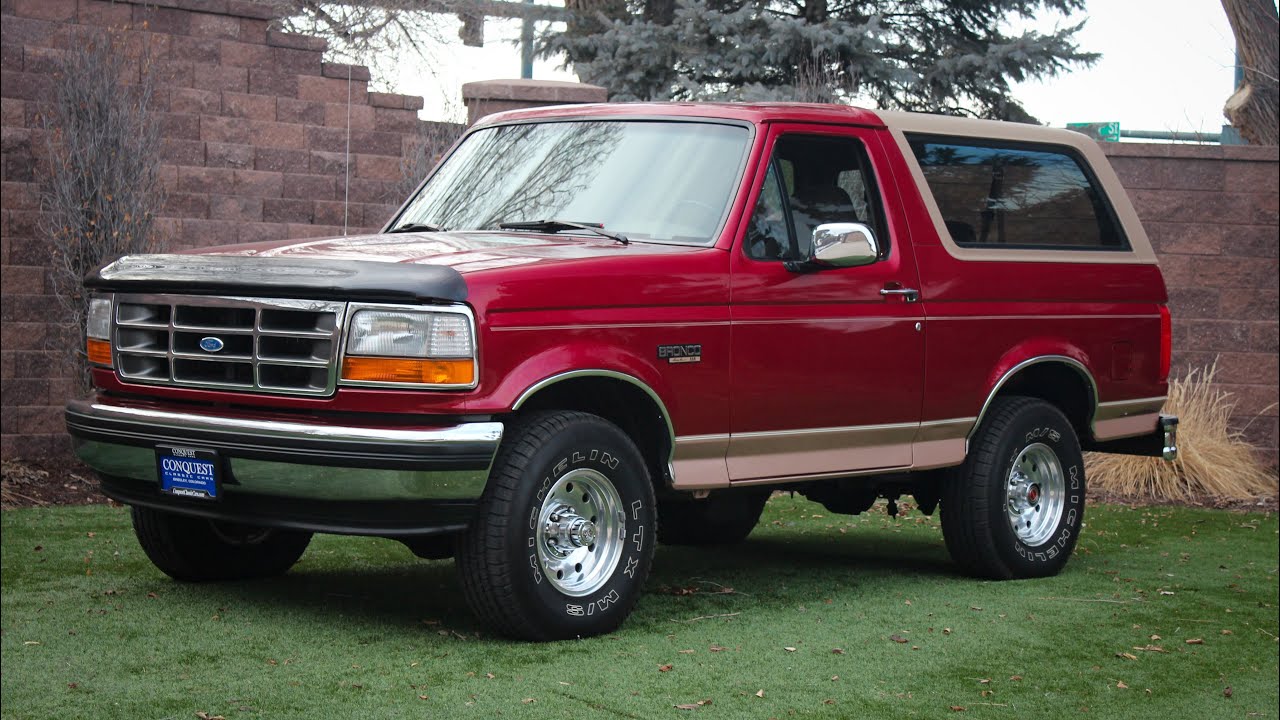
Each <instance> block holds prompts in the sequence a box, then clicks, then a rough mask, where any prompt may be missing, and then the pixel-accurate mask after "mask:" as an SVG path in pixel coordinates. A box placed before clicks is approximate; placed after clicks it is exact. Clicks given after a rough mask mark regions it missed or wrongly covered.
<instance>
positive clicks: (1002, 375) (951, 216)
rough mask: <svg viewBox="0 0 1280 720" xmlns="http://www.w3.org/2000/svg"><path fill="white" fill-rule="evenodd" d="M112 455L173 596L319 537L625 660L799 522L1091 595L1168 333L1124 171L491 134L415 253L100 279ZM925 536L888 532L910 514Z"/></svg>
mask: <svg viewBox="0 0 1280 720" xmlns="http://www.w3.org/2000/svg"><path fill="white" fill-rule="evenodd" d="M86 284H87V285H88V286H89V287H90V288H91V289H92V290H93V291H94V292H95V293H96V295H95V297H94V299H93V300H92V301H91V308H90V314H89V324H88V339H87V351H88V357H89V360H90V361H91V363H92V364H93V370H92V375H93V382H94V385H95V387H96V391H95V394H94V396H93V397H91V398H88V399H85V400H74V401H72V402H71V403H70V404H69V405H68V406H67V413H66V417H67V427H68V429H69V430H70V433H71V435H72V437H73V438H74V441H75V445H76V448H77V451H78V453H79V455H80V457H81V458H83V459H84V461H85V462H87V463H88V464H89V465H91V466H93V467H94V468H95V469H96V470H97V471H98V472H99V473H100V474H101V477H102V488H103V490H104V491H105V492H106V494H107V495H109V496H110V497H112V498H115V499H116V500H118V501H120V502H122V503H125V504H127V505H130V506H132V514H133V523H134V527H135V529H136V532H137V536H138V539H139V541H140V542H141V545H142V547H143V549H144V550H145V551H146V553H147V555H148V556H149V557H150V558H151V560H152V561H153V562H154V563H155V564H156V566H157V567H159V568H160V569H161V570H163V571H164V572H165V573H168V574H169V575H171V576H173V577H174V578H176V579H178V580H185V581H203V580H230V579H238V578H253V577H263V576H270V575H277V574H280V573H283V572H285V571H287V570H288V569H289V568H290V567H291V566H292V565H293V564H294V563H295V562H296V561H297V560H298V558H299V556H301V555H302V553H303V550H304V549H305V548H306V546H307V543H308V541H309V540H310V538H311V534H312V533H316V532H321V533H339V534H351V535H373V536H381V537H388V538H394V539H396V540H399V541H401V542H403V543H404V544H406V545H407V546H408V547H409V548H411V549H412V550H413V551H414V552H415V553H416V554H418V555H420V556H422V557H426V558H442V557H448V556H450V555H454V556H456V558H457V565H458V570H459V574H460V575H461V580H462V588H463V591H464V593H465V595H466V598H467V600H468V602H469V604H470V606H471V607H472V608H474V610H475V612H476V614H477V615H478V616H480V618H482V619H483V620H484V621H485V622H486V623H488V624H489V625H491V626H492V627H494V628H495V629H497V630H499V631H501V632H503V633H506V634H508V635H511V636H514V637H519V638H528V639H538V640H548V639H557V638H571V637H576V636H586V635H592V634H596V633H602V632H608V631H610V630H612V629H614V628H616V627H617V626H618V625H619V624H620V623H621V622H622V621H623V619H624V618H626V617H627V615H628V613H629V612H630V611H631V609H632V608H633V607H634V605H635V603H636V601H637V598H638V597H639V595H640V590H641V587H642V586H643V584H644V581H645V577H646V575H647V573H648V572H649V566H650V562H651V560H652V559H653V555H654V547H655V545H656V543H658V542H666V543H672V544H689V545H698V544H708V543H725V542H735V541H739V540H742V539H743V538H745V537H746V536H747V534H748V533H749V532H750V531H751V529H752V527H753V526H754V525H755V523H756V521H757V520H758V518H759V516H760V513H761V509H762V507H763V505H764V503H765V500H766V499H767V497H768V495H769V493H770V492H771V491H774V490H778V489H785V490H792V491H795V492H799V493H801V494H803V495H805V496H807V497H808V498H810V499H812V500H814V501H816V502H819V503H821V504H823V505H824V506H826V507H827V508H828V509H829V510H830V511H832V512H836V513H854V514H856V513H859V512H862V511H864V510H867V509H868V508H869V507H871V505H872V504H873V503H874V502H875V500H876V499H877V498H878V497H885V498H888V499H889V500H890V501H893V500H895V499H896V498H898V497H900V496H902V495H904V494H905V495H910V496H913V497H914V498H915V502H916V503H917V504H918V505H919V508H920V509H921V510H922V511H923V512H925V513H932V512H933V511H934V509H935V508H938V507H940V508H941V513H942V528H943V536H944V538H945V541H946V545H947V548H948V549H949V550H950V552H951V555H952V556H953V557H954V559H955V561H956V563H957V564H958V565H959V566H960V568H961V569H963V570H964V571H965V572H967V573H970V574H972V575H975V576H978V577H984V578H995V579H1003V578H1027V577H1038V576H1045V575H1051V574H1053V573H1056V572H1058V571H1059V570H1061V569H1062V567H1063V565H1064V564H1065V563H1066V561H1067V558H1068V557H1069V556H1070V555H1071V552H1072V549H1073V547H1074V546H1075V544H1076V540H1077V538H1078V536H1079V531H1080V527H1081V520H1082V517H1083V512H1084V498H1085V476H1084V466H1083V463H1082V461H1081V451H1082V450H1089V449H1092V450H1100V451H1106V452H1123V453H1132V454H1146V455H1157V456H1158V455H1163V456H1164V457H1166V458H1171V457H1173V455H1174V454H1175V453H1176V452H1177V450H1176V445H1175V441H1174V439H1175V430H1176V423H1177V420H1176V419H1175V418H1172V417H1167V416H1162V415H1161V414H1160V410H1161V406H1162V404H1163V403H1164V399H1165V393H1166V378H1167V376H1168V373H1169V353H1170V327H1169V311H1168V309H1167V308H1166V294H1165V288H1164V283H1163V280H1162V279H1161V276H1160V270H1159V268H1158V267H1157V265H1156V259H1155V256H1154V254H1153V253H1152V250H1151V246H1150V243H1149V242H1148V240H1147V236H1146V234H1145V233H1144V232H1143V229H1142V226H1141V224H1140V223H1139V222H1138V218H1137V216H1136V215H1135V213H1134V210H1133V208H1132V206H1131V205H1130V203H1129V201H1128V199H1127V198H1126V196H1125V192H1124V190H1123V188H1121V186H1120V183H1119V181H1118V180H1117V179H1116V176H1115V173H1114V172H1113V171H1112V169H1111V168H1110V166H1109V165H1108V164H1107V161H1106V159H1105V158H1104V157H1103V155H1102V153H1101V152H1100V151H1099V150H1098V148H1097V147H1096V146H1095V145H1094V144H1093V142H1092V141H1090V140H1088V139H1086V138H1085V137H1084V136H1081V135H1077V134H1074V133H1070V132H1065V131H1056V130H1049V129H1045V128H1040V127H1032V126H1026V125H1013V124H1004V123H995V122H987V121H978V120H968V119H957V118H944V117H935V116H926V115H914V114H903V113H890V112H872V111H868V110H861V109H856V108H849V107H841V106H805V105H602V106H581V107H560V108H554V109H539V110H531V111H520V112H513V113H504V114H500V115H495V116H491V117H489V118H487V119H486V120H485V121H483V122H482V123H481V124H480V125H478V126H476V127H474V128H472V129H471V130H470V131H469V132H468V133H467V135H466V137H465V138H464V139H463V140H462V141H461V142H460V143H459V144H458V145H457V146H456V147H455V148H454V149H453V150H452V152H451V153H450V154H449V155H448V156H447V158H446V159H445V160H444V161H443V162H442V163H441V164H440V166H439V167H438V168H437V169H436V170H435V172H434V173H433V174H432V175H431V177H430V178H428V179H427V181H426V182H424V183H423V185H422V186H421V187H420V188H419V189H418V191H417V192H416V193H415V194H414V195H413V197H411V198H410V199H409V201H408V202H407V203H405V205H404V206H403V207H402V208H401V209H400V210H399V211H398V212H397V213H396V215H395V217H394V218H393V219H392V220H391V221H390V223H388V225H387V226H386V228H385V229H384V231H383V232H382V233H379V234H377V235H369V236H361V237H340V238H331V239H321V240H311V241H305V242H275V243H259V244H252V245H235V246H225V247H219V248H213V249H209V250H204V251H201V252H198V253H186V254H170V255H146V256H130V257H124V258H121V259H119V260H117V261H116V262H113V263H111V264H109V265H107V266H105V267H103V268H102V269H101V270H99V271H97V272H96V273H94V274H93V275H91V276H90V277H89V278H88V279H87V280H86ZM890 507H891V508H892V507H893V506H892V505H891V506H890Z"/></svg>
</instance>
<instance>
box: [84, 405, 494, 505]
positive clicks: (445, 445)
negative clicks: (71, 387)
mask: <svg viewBox="0 0 1280 720" xmlns="http://www.w3.org/2000/svg"><path fill="white" fill-rule="evenodd" d="M66 417H67V430H68V431H69V432H70V433H71V436H72V438H73V440H74V442H75V449H76V454H77V455H78V456H79V457H80V458H81V459H82V460H83V461H84V462H85V463H86V464H88V465H89V466H90V467H92V468H94V469H95V470H97V471H99V472H101V473H104V474H106V475H111V476H115V477H120V478H128V479H131V480H137V481H143V482H148V483H158V482H159V481H158V478H157V476H156V467H155V465H156V460H155V447H156V446H157V445H172V444H177V445H189V446H194V447H198V448H207V449H214V450H217V451H218V452H219V453H220V454H221V455H222V456H223V457H224V458H226V462H227V466H226V467H227V478H226V481H225V482H226V484H225V486H224V488H225V491H226V492H227V493H229V494H236V495H240V494H243V495H250V494H256V495H269V496H274V497H289V498H306V499H313V500H370V501H372V500H389V501H397V500H475V499H478V498H479V497H480V495H481V494H482V493H483V492H484V487H485V483H486V482H487V480H488V477H489V468H490V466H491V465H492V463H493V458H494V455H495V454H496V453H497V450H498V444H499V443H500V442H501V440H502V431H503V425H502V423H500V422H469V423H461V424H458V425H454V426H449V427H441V428H417V429H400V428H377V427H359V426H349V425H319V424H308V423H300V422H282V421H274V420H257V419H243V418H234V417H227V416H219V415H194V414H188V413H178V412H170V411H164V410H153V409H150V408H134V407H124V406H119V405H108V404H104V403H98V402H93V401H90V400H73V401H71V402H70V403H68V404H67V411H66Z"/></svg>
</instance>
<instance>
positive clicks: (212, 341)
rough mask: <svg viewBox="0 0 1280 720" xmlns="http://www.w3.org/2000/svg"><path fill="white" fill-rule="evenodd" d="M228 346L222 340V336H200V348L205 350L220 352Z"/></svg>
mask: <svg viewBox="0 0 1280 720" xmlns="http://www.w3.org/2000/svg"><path fill="white" fill-rule="evenodd" d="M226 346H227V344H226V343H224V342H222V340H221V339H220V338H216V337H206V338H200V349H201V350H204V351H205V352H218V351H219V350H221V349H222V348H224V347H226Z"/></svg>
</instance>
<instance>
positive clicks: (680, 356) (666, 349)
mask: <svg viewBox="0 0 1280 720" xmlns="http://www.w3.org/2000/svg"><path fill="white" fill-rule="evenodd" d="M658 358H659V359H663V358H666V361H667V362H669V363H696V362H702V345H701V344H698V345H659V346H658Z"/></svg>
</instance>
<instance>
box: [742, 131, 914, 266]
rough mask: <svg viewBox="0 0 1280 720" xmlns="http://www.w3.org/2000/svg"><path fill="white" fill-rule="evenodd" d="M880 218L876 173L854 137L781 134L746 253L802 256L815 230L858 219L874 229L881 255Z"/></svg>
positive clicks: (785, 257)
mask: <svg viewBox="0 0 1280 720" xmlns="http://www.w3.org/2000/svg"><path fill="white" fill-rule="evenodd" d="M880 217H882V216H881V213H880V206H879V200H878V195H877V192H876V189H875V182H874V177H873V176H872V175H871V172H870V165H869V164H868V162H867V158H866V153H865V152H864V150H863V148H862V144H861V143H860V142H859V141H858V140H856V139H854V138H844V137H833V136H828V135H784V136H783V137H781V138H779V139H778V141H777V143H775V144H774V149H773V159H772V160H771V161H770V163H769V172H768V174H767V176H766V177H765V187H764V188H763V189H762V190H761V192H760V200H759V202H758V203H757V204H756V210H755V215H754V216H753V217H752V221H751V226H750V229H749V230H748V233H747V245H746V250H747V255H748V257H751V258H754V259H756V260H802V259H804V258H806V257H808V256H809V248H810V246H811V245H812V242H813V230H814V228H816V227H818V226H819V225H823V224H826V223H838V222H845V223H849V222H857V223H863V224H865V225H867V226H869V227H871V228H872V230H873V231H875V232H876V237H877V239H879V240H880V245H881V248H882V250H881V253H882V257H883V256H884V254H885V253H887V252H888V246H889V243H888V238H887V237H884V233H882V232H880V231H879V229H880V227H882V224H881V223H880V222H879V219H880ZM779 224H781V227H779Z"/></svg>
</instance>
